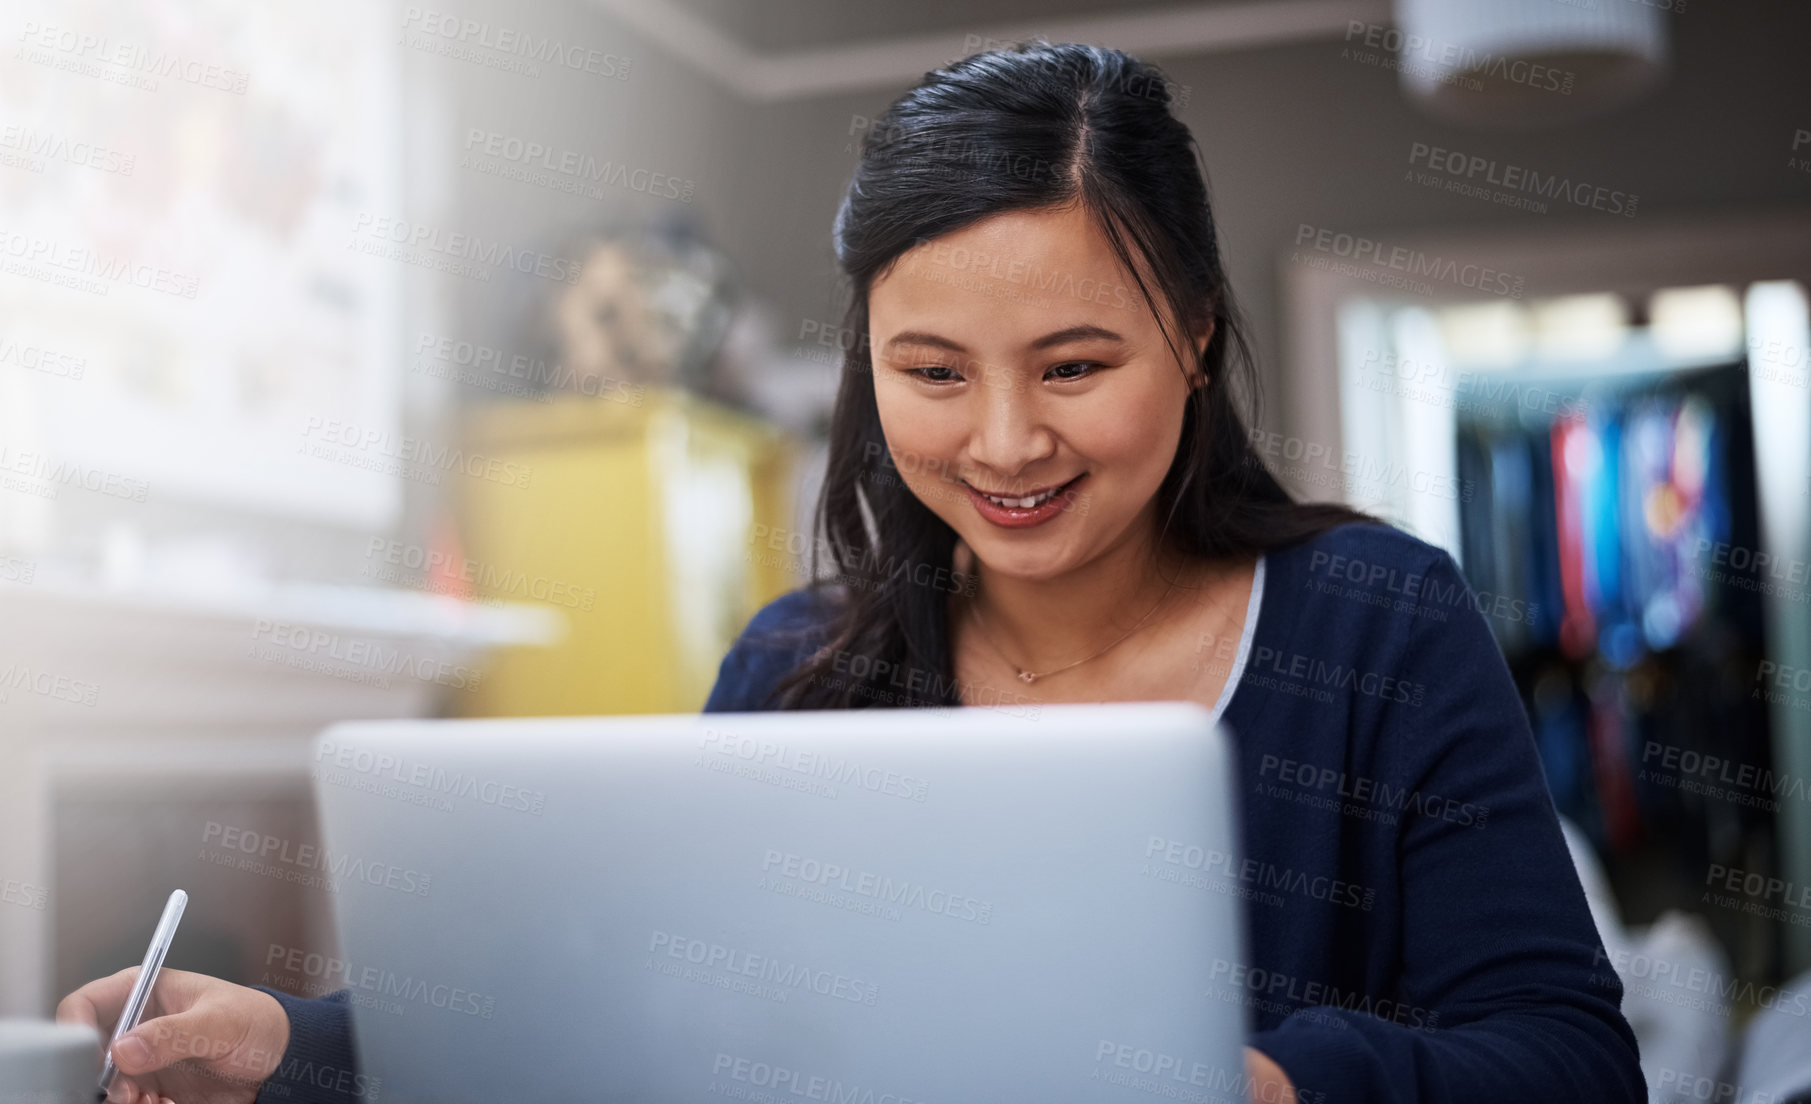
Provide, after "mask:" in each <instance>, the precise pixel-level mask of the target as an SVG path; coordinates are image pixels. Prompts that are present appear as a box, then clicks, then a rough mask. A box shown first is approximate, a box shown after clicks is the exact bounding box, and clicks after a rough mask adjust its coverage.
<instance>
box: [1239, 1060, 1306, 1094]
mask: <svg viewBox="0 0 1811 1104" xmlns="http://www.w3.org/2000/svg"><path fill="white" fill-rule="evenodd" d="M1245 1076H1246V1077H1248V1078H1250V1079H1251V1100H1252V1104H1296V1101H1295V1083H1294V1082H1293V1081H1291V1080H1289V1075H1288V1074H1286V1073H1284V1072H1283V1067H1282V1066H1279V1065H1277V1064H1276V1063H1275V1062H1273V1061H1271V1060H1270V1055H1268V1054H1265V1053H1264V1052H1263V1051H1261V1050H1257V1049H1255V1048H1253V1047H1246V1048H1245Z"/></svg>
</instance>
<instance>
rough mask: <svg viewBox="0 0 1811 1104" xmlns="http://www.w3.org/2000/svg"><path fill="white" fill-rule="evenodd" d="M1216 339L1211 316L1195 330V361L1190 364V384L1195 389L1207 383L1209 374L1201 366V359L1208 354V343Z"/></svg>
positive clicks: (1190, 387)
mask: <svg viewBox="0 0 1811 1104" xmlns="http://www.w3.org/2000/svg"><path fill="white" fill-rule="evenodd" d="M1213 339H1214V320H1213V319H1212V318H1209V319H1208V320H1207V322H1206V323H1205V325H1204V326H1203V327H1202V328H1199V329H1197V330H1196V331H1195V363H1194V364H1191V365H1190V366H1189V373H1188V385H1189V389H1190V390H1193V389H1195V388H1197V387H1202V386H1205V385H1206V384H1207V374H1206V373H1205V372H1204V371H1203V370H1202V368H1201V361H1202V359H1203V358H1204V357H1206V356H1207V346H1208V343H1209V342H1211V341H1213Z"/></svg>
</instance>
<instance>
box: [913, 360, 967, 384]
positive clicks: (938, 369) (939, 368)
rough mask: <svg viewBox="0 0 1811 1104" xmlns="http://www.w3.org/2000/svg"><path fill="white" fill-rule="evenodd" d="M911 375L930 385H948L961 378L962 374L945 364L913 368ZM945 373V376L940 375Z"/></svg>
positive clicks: (922, 365)
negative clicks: (926, 381)
mask: <svg viewBox="0 0 1811 1104" xmlns="http://www.w3.org/2000/svg"><path fill="white" fill-rule="evenodd" d="M911 371H912V375H914V376H917V377H918V378H919V379H922V380H928V381H929V382H931V383H950V382H952V381H954V380H959V379H961V378H962V373H960V372H958V371H956V370H955V369H954V368H951V367H950V366H949V365H947V364H921V365H919V366H918V367H916V368H913V369H912V370H911ZM940 373H946V374H940Z"/></svg>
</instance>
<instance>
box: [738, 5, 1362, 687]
mask: <svg viewBox="0 0 1811 1104" xmlns="http://www.w3.org/2000/svg"><path fill="white" fill-rule="evenodd" d="M1198 156H1199V153H1198V150H1197V148H1196V146H1195V141H1194V138H1193V136H1192V135H1190V133H1189V131H1188V128H1187V127H1185V126H1183V124H1182V123H1181V122H1180V121H1179V120H1178V119H1177V118H1176V117H1175V116H1174V115H1172V114H1171V113H1170V98H1169V91H1168V84H1167V83H1166V81H1165V79H1164V77H1163V74H1162V72H1161V71H1160V70H1159V69H1157V67H1155V66H1153V65H1150V64H1148V63H1146V62H1142V61H1139V60H1137V59H1136V58H1133V57H1130V56H1128V55H1126V54H1124V53H1121V52H1120V51H1118V50H1109V49H1103V48H1100V47H1095V46H1081V45H1076V44H1074V43H1062V44H1055V45H1053V44H1050V43H1046V42H1042V41H1034V42H1029V43H1022V44H1019V45H1016V46H1013V47H1010V48H1007V49H1000V50H990V51H987V52H984V53H979V54H974V55H972V56H970V57H966V58H963V59H962V60H961V61H958V62H955V63H953V64H951V65H949V66H947V67H946V68H943V69H938V70H935V71H933V72H930V73H927V74H925V76H924V79H923V80H922V81H920V82H919V83H918V84H917V85H916V86H915V87H914V88H912V90H911V91H909V92H907V93H906V94H905V95H903V96H901V97H900V98H899V99H898V100H897V101H895V102H894V103H893V105H892V106H891V107H889V108H888V109H887V110H886V112H885V113H884V114H882V115H881V116H880V117H879V118H878V119H876V120H874V121H873V123H872V124H870V126H869V128H868V130H867V132H866V134H865V135H864V137H863V142H862V150H861V156H860V162H859V164H858V165H857V167H856V170H855V174H854V177H853V179H852V180H851V181H850V183H849V188H848V191H847V193H846V194H845V196H844V199H843V203H842V208H841V210H839V211H838V212H837V216H836V224H835V245H836V254H837V260H838V262H839V264H840V265H841V267H842V269H843V271H844V272H845V273H846V274H847V275H848V277H849V280H850V281H851V284H852V287H851V289H850V290H851V298H850V302H849V307H848V311H847V314H846V316H845V319H844V329H843V331H842V332H843V333H844V334H846V335H850V337H851V340H849V341H847V342H845V343H844V344H845V346H846V348H845V352H844V357H843V369H844V371H843V379H842V385H841V387H840V389H839V391H838V393H837V397H836V408H835V412H834V414H833V415H832V420H831V425H830V441H829V457H828V469H827V474H826V477H825V481H824V486H823V491H822V493H821V495H820V497H819V499H818V504H817V533H816V539H815V540H814V542H813V548H812V555H811V577H812V579H813V582H812V583H811V584H810V585H809V590H810V591H811V593H810V595H809V596H808V597H810V598H811V599H814V600H818V601H826V602H829V603H830V605H829V607H828V608H827V610H826V612H825V616H824V620H823V621H822V622H821V623H820V624H821V625H822V626H825V627H827V629H828V634H829V635H828V640H827V642H826V643H823V644H822V646H821V647H820V648H819V649H818V650H817V651H816V653H815V654H814V655H812V656H811V657H809V658H808V659H807V660H806V661H805V662H803V663H802V664H801V665H799V666H798V667H796V668H794V669H793V670H792V671H791V672H790V673H789V674H788V675H787V676H786V677H785V678H783V679H782V680H781V681H780V683H779V684H778V685H777V686H776V687H775V688H774V690H773V693H772V696H771V697H770V699H769V704H776V705H778V706H779V707H780V708H786V709H836V708H863V707H873V706H887V707H909V706H926V705H940V706H948V705H957V704H960V697H959V693H958V690H957V688H956V681H955V678H954V674H953V670H952V668H953V663H952V658H951V651H950V644H949V609H948V599H949V596H950V593H951V591H952V590H953V589H955V587H953V586H952V587H944V586H940V585H926V579H927V574H926V571H925V567H926V566H927V565H928V566H930V567H933V568H944V569H947V568H948V567H949V566H950V562H951V557H952V554H953V552H954V549H955V540H956V534H955V530H953V529H951V528H950V527H949V525H948V524H946V523H945V522H944V521H943V520H942V519H941V518H939V517H938V516H937V515H936V514H935V513H933V512H932V511H931V510H930V509H929V508H928V507H927V506H925V505H924V503H922V502H920V501H919V500H918V498H917V496H916V495H914V494H913V493H912V492H911V491H910V490H909V489H907V487H906V484H905V482H904V480H903V479H901V478H900V475H899V472H898V470H897V468H896V466H895V465H894V463H893V459H892V457H891V455H890V453H889V450H888V449H887V447H886V441H885V438H884V436H883V435H882V433H881V426H880V414H879V411H878V409H877V408H876V406H875V402H874V375H873V364H872V362H871V360H870V357H869V348H868V290H869V288H871V287H872V286H873V284H874V281H875V280H876V279H877V278H879V276H880V275H881V274H883V273H884V272H886V271H887V269H888V267H889V266H890V265H891V264H892V263H893V262H894V261H895V260H896V259H897V258H898V257H899V256H900V255H901V254H902V253H904V252H906V251H907V250H908V249H910V248H912V247H913V246H914V245H917V244H919V243H921V242H923V241H925V240H928V239H932V238H936V237H938V236H940V235H943V234H947V233H951V232H953V231H956V230H959V229H961V228H963V227H965V226H968V225H970V224H972V223H975V222H978V221H979V220H981V219H984V218H987V217H989V216H992V215H997V214H1001V213H1002V212H1006V211H1015V210H1034V209H1047V208H1059V207H1063V206H1065V205H1068V204H1077V203H1079V204H1081V205H1082V206H1083V207H1084V209H1085V210H1087V211H1088V212H1089V214H1090V215H1092V216H1093V217H1094V218H1096V219H1097V220H1098V221H1099V224H1100V226H1101V228H1102V230H1103V232H1104V233H1105V235H1106V237H1107V240H1108V241H1109V242H1110V243H1111V244H1112V247H1113V251H1114V253H1115V254H1116V255H1117V256H1118V258H1119V260H1120V262H1121V264H1123V265H1124V266H1125V268H1126V269H1127V271H1129V272H1130V273H1132V275H1133V278H1134V279H1135V280H1136V281H1137V284H1138V288H1139V291H1140V292H1141V293H1142V294H1143V296H1144V301H1145V303H1146V304H1147V305H1148V306H1149V307H1150V308H1151V310H1152V311H1153V312H1154V314H1155V315H1156V317H1157V319H1158V321H1159V324H1160V325H1162V326H1163V331H1164V334H1165V337H1166V339H1168V340H1169V342H1170V346H1171V348H1172V350H1180V349H1187V350H1188V352H1189V353H1190V354H1192V353H1193V351H1194V349H1193V346H1194V342H1193V341H1191V340H1189V339H1188V334H1189V333H1190V332H1195V327H1198V326H1201V325H1203V324H1204V323H1205V321H1206V320H1207V319H1208V318H1212V319H1213V321H1214V333H1213V337H1212V338H1211V340H1210V341H1209V343H1208V346H1207V348H1206V350H1205V352H1204V353H1203V354H1202V356H1201V358H1200V367H1201V369H1202V371H1203V373H1204V374H1205V377H1206V386H1201V387H1195V388H1193V389H1191V391H1190V393H1189V397H1188V400H1187V402H1188V409H1187V411H1186V412H1185V413H1184V417H1183V423H1182V440H1181V443H1180V445H1179V447H1178V448H1177V450H1176V458H1175V460H1174V462H1173V463H1171V465H1170V467H1169V471H1168V473H1167V474H1166V475H1165V477H1164V479H1163V482H1162V483H1161V485H1160V486H1159V487H1158V490H1157V506H1158V510H1157V513H1158V516H1159V517H1160V518H1162V530H1161V532H1160V535H1159V538H1158V543H1159V545H1161V544H1162V541H1163V540H1164V539H1165V538H1168V539H1170V540H1171V541H1172V542H1173V543H1174V546H1175V547H1177V548H1179V549H1180V550H1181V551H1183V552H1184V553H1187V554H1191V555H1195V556H1202V557H1213V558H1218V557H1226V556H1248V555H1256V554H1258V553H1262V552H1267V551H1270V550H1272V549H1276V548H1281V547H1284V546H1286V545H1289V544H1293V543H1295V542H1297V541H1300V540H1302V539H1304V538H1306V537H1308V536H1311V535H1313V534H1315V533H1318V532H1321V531H1323V530H1325V529H1328V528H1331V527H1333V526H1335V525H1339V524H1342V523H1345V522H1349V521H1359V520H1370V519H1368V518H1366V517H1365V515H1363V514H1360V513H1357V512H1356V511H1353V510H1349V509H1347V508H1345V507H1343V506H1337V505H1332V504H1303V503H1297V502H1295V501H1293V500H1292V499H1291V498H1290V497H1289V494H1288V492H1286V491H1285V490H1284V489H1283V487H1282V486H1281V484H1279V483H1278V482H1277V480H1276V478H1275V476H1273V475H1272V474H1271V472H1270V470H1269V469H1268V468H1266V467H1265V465H1264V462H1263V460H1262V459H1261V458H1260V457H1259V455H1258V453H1257V451H1256V450H1255V449H1254V448H1253V447H1252V440H1251V437H1250V435H1249V433H1248V431H1247V429H1246V422H1245V420H1244V418H1243V417H1242V416H1241V413H1240V410H1239V407H1238V403H1239V401H1240V397H1241V396H1243V397H1245V398H1246V399H1255V397H1256V394H1257V388H1256V378H1255V373H1254V371H1253V367H1252V359H1251V351H1250V348H1249V346H1248V344H1247V342H1246V339H1245V332H1244V326H1243V323H1242V321H1241V318H1240V314H1239V311H1238V309H1237V307H1236V306H1235V304H1234V302H1233V297H1232V289H1231V288H1230V287H1228V286H1227V282H1226V272H1225V270H1224V268H1223V266H1222V264H1221V260H1220V249H1219V244H1218V241H1217V237H1216V234H1215V231H1214V218H1213V212H1212V211H1211V209H1210V208H1209V205H1208V196H1207V187H1206V184H1205V182H1204V178H1203V174H1202V169H1201V167H1200V165H1199V163H1198V160H1197V159H1198ZM1134 255H1136V256H1137V257H1138V258H1139V259H1141V260H1142V261H1144V262H1145V263H1146V264H1147V265H1148V268H1143V269H1141V266H1140V265H1139V264H1138V263H1135V261H1134ZM1142 272H1149V273H1150V274H1151V276H1152V277H1153V282H1154V284H1155V287H1151V286H1148V285H1147V283H1146V280H1145V277H1144V275H1142V274H1141V273H1142ZM1158 297H1162V299H1163V300H1164V301H1165V304H1164V308H1161V309H1160V307H1159V305H1158ZM1166 317H1167V318H1168V319H1173V320H1177V321H1179V322H1180V323H1181V324H1182V326H1183V328H1184V332H1183V333H1181V334H1177V335H1172V333H1171V329H1170V325H1169V324H1168V323H1167V322H1166V321H1165V320H1166ZM1179 342H1180V344H1179ZM1178 360H1179V361H1183V362H1186V361H1184V358H1183V356H1182V354H1181V353H1180V352H1178ZM1235 388H1237V389H1238V390H1239V392H1240V394H1238V395H1235V393H1234V391H1235ZM820 556H827V557H829V558H830V559H831V560H832V561H833V567H834V569H835V570H834V571H833V572H830V573H829V577H828V578H826V577H825V572H823V571H822V570H821V567H820V563H819V557H820ZM929 577H931V578H939V579H955V578H957V577H953V576H947V575H932V576H929ZM958 583H959V580H958Z"/></svg>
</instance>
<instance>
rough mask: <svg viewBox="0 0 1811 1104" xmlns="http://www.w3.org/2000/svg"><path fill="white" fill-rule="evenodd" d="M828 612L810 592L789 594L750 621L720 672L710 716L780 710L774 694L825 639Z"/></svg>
mask: <svg viewBox="0 0 1811 1104" xmlns="http://www.w3.org/2000/svg"><path fill="white" fill-rule="evenodd" d="M827 612H828V611H827V609H826V607H825V606H824V605H823V604H822V602H821V599H820V598H819V596H817V595H814V594H813V593H812V592H811V591H810V590H809V589H799V590H793V591H789V592H787V593H785V594H782V595H781V596H780V597H778V598H775V599H774V600H773V601H771V602H769V603H767V604H766V605H765V606H762V607H761V608H760V609H759V610H757V611H756V612H755V615H754V616H753V617H751V618H749V621H748V624H747V625H746V626H745V627H744V628H743V629H742V632H741V634H740V635H738V636H737V637H736V641H735V643H734V644H732V645H730V649H729V651H728V652H727V653H725V654H724V656H723V662H722V663H721V664H719V665H718V668H717V681H716V684H715V685H713V686H712V687H711V692H710V696H709V697H708V698H706V699H705V702H704V707H703V709H702V710H701V712H704V713H744V712H757V711H761V710H767V709H772V708H774V706H773V704H772V703H771V702H770V701H769V695H770V694H771V693H772V692H773V690H774V688H775V687H776V686H778V685H779V682H780V680H781V679H782V678H784V677H785V676H786V674H787V673H788V672H789V671H791V670H792V669H793V667H795V666H797V665H798V664H800V663H802V662H804V660H805V659H806V658H807V657H809V656H810V654H811V649H812V647H813V646H814V645H815V644H818V643H821V642H822V641H823V640H824V638H825V636H826V632H825V618H826V616H827Z"/></svg>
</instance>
